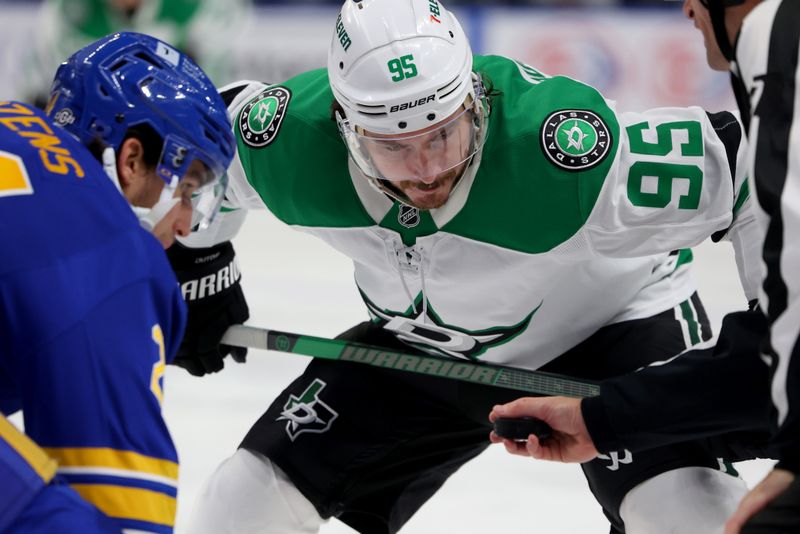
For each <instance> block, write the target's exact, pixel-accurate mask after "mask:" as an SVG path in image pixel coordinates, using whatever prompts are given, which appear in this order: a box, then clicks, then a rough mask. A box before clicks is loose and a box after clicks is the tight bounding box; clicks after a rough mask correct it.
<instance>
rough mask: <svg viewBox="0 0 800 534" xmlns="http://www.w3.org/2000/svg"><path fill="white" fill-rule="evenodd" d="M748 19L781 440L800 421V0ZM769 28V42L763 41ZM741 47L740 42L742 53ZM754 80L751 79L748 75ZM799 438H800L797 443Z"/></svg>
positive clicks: (746, 67)
mask: <svg viewBox="0 0 800 534" xmlns="http://www.w3.org/2000/svg"><path fill="white" fill-rule="evenodd" d="M751 15H752V16H751V17H749V18H748V20H747V21H746V25H747V26H746V27H745V29H743V36H747V35H748V34H749V36H751V37H752V39H753V43H752V45H751V46H747V48H745V46H746V44H745V43H749V39H747V38H745V39H744V42H741V41H740V43H739V48H740V49H741V54H740V57H739V58H738V59H739V60H740V64H739V65H738V67H739V68H740V70H741V72H742V73H744V81H745V83H746V84H747V85H748V86H749V87H748V89H749V92H750V95H751V99H752V102H751V103H752V104H753V107H752V109H753V117H752V122H751V129H750V141H751V143H752V147H751V150H753V151H754V157H753V159H752V160H751V162H752V165H753V167H752V168H753V178H754V182H755V183H754V185H755V191H756V196H757V199H758V203H759V205H760V206H761V209H762V210H763V211H764V213H765V215H766V225H765V229H766V235H765V238H764V248H763V256H762V258H763V260H764V264H765V267H766V272H765V277H764V283H763V286H762V294H761V300H762V305H763V309H764V310H765V312H766V313H767V317H768V319H769V323H770V338H769V343H768V344H765V345H764V346H763V351H764V353H765V354H766V355H767V356H768V357H769V359H770V363H771V367H772V373H773V375H772V376H773V379H772V380H773V381H772V398H773V403H774V405H775V409H776V411H777V420H778V424H779V425H782V428H781V434H782V435H779V436H778V442H781V441H784V442H785V441H787V439H788V440H796V439H797V438H798V435H799V434H798V426H800V372H799V370H798V367H799V366H800V354H799V353H800V345H798V339H800V71H799V70H798V49H800V2H797V1H796V0H782V1H781V0H772V1H768V2H764V4H762V5H761V6H759V7H758V8H756V10H754V11H753V12H752V14H751ZM767 35H768V36H769V46H768V47H766V46H764V45H763V44H762V45H761V46H758V45H757V43H756V40H758V41H761V42H763V41H764V37H765V36H767ZM738 53H739V51H738V50H737V54H738ZM748 82H749V83H748ZM795 446H800V445H797V444H795Z"/></svg>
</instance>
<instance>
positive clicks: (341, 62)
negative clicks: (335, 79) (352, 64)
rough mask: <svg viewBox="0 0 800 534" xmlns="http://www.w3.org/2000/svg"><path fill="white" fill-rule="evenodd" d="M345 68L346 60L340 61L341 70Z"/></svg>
mask: <svg viewBox="0 0 800 534" xmlns="http://www.w3.org/2000/svg"><path fill="white" fill-rule="evenodd" d="M343 69H344V61H340V62H339V70H343Z"/></svg>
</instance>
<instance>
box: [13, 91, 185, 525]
mask: <svg viewBox="0 0 800 534" xmlns="http://www.w3.org/2000/svg"><path fill="white" fill-rule="evenodd" d="M62 119H63V120H69V118H68V117H64V118H62ZM185 315H186V311H185V305H184V303H183V300H182V298H181V296H180V292H179V288H178V285H177V282H176V279H175V275H174V274H173V272H172V269H171V268H170V266H169V263H168V262H167V259H166V256H165V254H164V251H163V250H162V248H161V245H160V244H159V243H158V241H157V240H156V239H155V238H154V237H153V236H151V235H150V234H149V233H147V232H146V231H145V230H143V229H142V228H141V227H140V226H139V223H138V221H137V220H136V217H135V216H134V215H133V213H132V211H131V209H130V207H129V206H128V204H127V202H126V200H125V199H124V197H123V196H122V195H121V194H120V193H119V192H118V191H117V190H116V188H115V186H114V185H113V183H112V182H111V181H110V180H109V179H108V177H107V176H106V174H105V172H104V171H103V169H102V167H101V166H100V164H99V163H98V162H97V161H96V160H95V159H94V158H93V156H92V155H91V154H90V153H89V152H88V151H87V150H86V149H85V148H84V147H83V146H81V145H80V144H79V143H78V142H77V141H75V140H74V139H72V138H71V137H70V136H69V135H68V134H67V133H66V132H65V131H63V130H61V129H60V128H58V127H56V126H53V125H52V123H50V121H49V120H48V119H47V118H46V117H45V116H44V115H42V114H41V113H40V112H39V111H37V110H34V109H33V108H30V107H28V106H27V105H25V104H20V103H17V102H0V389H1V391H0V401H2V403H0V406H2V407H9V406H15V407H17V406H21V408H22V409H23V415H24V421H25V432H26V434H27V435H28V436H29V437H30V438H31V439H32V440H33V441H35V442H36V444H38V446H39V447H41V449H42V450H43V451H44V452H45V453H46V454H47V456H48V457H49V458H52V459H54V460H56V461H57V462H58V471H57V472H58V475H57V476H58V477H60V478H63V479H65V480H66V481H67V482H69V484H70V485H71V486H72V487H73V488H74V489H75V490H76V491H77V492H78V493H80V495H81V496H83V497H84V498H85V499H87V500H88V501H90V502H92V503H93V504H94V505H95V506H97V507H98V508H99V509H100V510H102V511H103V512H105V513H106V514H107V515H109V516H111V517H112V518H114V519H115V520H116V521H117V522H118V524H119V526H120V528H126V529H131V530H140V531H147V532H171V531H172V526H173V524H174V519H175V509H176V505H175V497H176V492H177V477H178V459H177V454H176V451H175V448H174V445H173V443H172V440H171V439H170V436H169V433H168V430H167V428H166V425H165V423H164V421H163V419H162V417H161V402H162V399H163V391H162V375H163V372H164V366H165V364H166V363H167V361H169V360H170V359H171V358H172V357H173V356H174V354H175V351H176V350H177V347H178V344H179V343H180V340H181V337H182V333H183V328H184V325H185ZM2 439H3V436H2V435H0V440H2ZM5 445H6V449H8V450H9V451H11V449H14V444H13V443H11V444H9V443H8V442H6V443H5ZM2 450H3V449H2V448H1V447H0V451H2ZM18 452H19V451H18ZM20 458H21V459H22V460H19V459H20ZM15 459H16V460H15ZM13 461H22V462H25V461H26V460H25V456H24V455H20V454H16V455H15V454H11V453H9V454H0V463H2V462H13ZM37 466H38V464H37ZM37 466H33V465H29V468H30V469H32V470H33V472H35V473H36V472H37V469H38V470H39V471H42V470H41V466H38V467H37ZM42 472H45V471H42ZM38 478H39V480H41V481H42V483H45V482H46V478H47V477H42V476H39V477H38ZM32 480H35V478H34V479H32ZM34 486H35V484H32V485H31V484H29V490H30V491H34V490H35V488H34ZM9 490H10V488H9ZM6 491H7V488H6V486H5V485H2V484H0V530H2V522H3V520H4V517H3V513H4V509H3V503H4V502H8V501H9V500H11V499H12V496H11V495H8V494H6ZM5 519H6V520H8V518H5Z"/></svg>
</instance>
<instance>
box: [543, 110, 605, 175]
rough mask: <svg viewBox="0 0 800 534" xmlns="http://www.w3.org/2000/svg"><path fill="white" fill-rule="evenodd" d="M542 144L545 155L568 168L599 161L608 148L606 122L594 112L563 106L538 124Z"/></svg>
mask: <svg viewBox="0 0 800 534" xmlns="http://www.w3.org/2000/svg"><path fill="white" fill-rule="evenodd" d="M540 130H541V132H542V148H543V149H544V153H545V154H547V157H548V159H549V160H550V161H551V162H552V163H553V164H554V165H556V166H558V167H561V168H562V169H566V170H568V171H583V170H587V169H591V168H592V167H594V166H596V165H598V164H599V163H600V162H601V161H603V159H604V158H605V157H606V155H608V152H609V148H611V143H612V140H611V133H610V132H609V129H608V126H606V124H605V123H604V122H603V119H601V118H600V116H599V115H597V114H596V113H594V112H592V111H589V110H585V109H565V110H561V111H556V112H555V113H551V114H550V116H548V117H547V118H546V119H545V120H544V122H543V123H542V126H541V128H540Z"/></svg>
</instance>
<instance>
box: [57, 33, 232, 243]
mask: <svg viewBox="0 0 800 534" xmlns="http://www.w3.org/2000/svg"><path fill="white" fill-rule="evenodd" d="M46 112H47V114H48V116H50V117H51V118H52V119H53V121H54V122H55V123H56V124H58V125H59V126H61V127H63V128H65V129H66V130H67V131H69V132H70V133H71V134H72V135H73V136H75V137H77V138H78V139H79V140H80V141H81V142H82V143H83V144H84V145H85V146H87V147H90V148H91V147H97V146H98V144H99V145H100V147H101V149H108V148H110V149H113V150H114V151H117V150H119V147H120V145H121V144H122V142H123V141H124V140H125V137H126V134H127V133H128V131H129V130H130V129H131V128H134V127H142V126H144V127H147V128H149V129H151V130H152V131H153V132H155V134H157V136H158V137H159V138H160V140H161V155H160V157H159V159H158V164H157V167H156V174H157V175H158V176H159V177H160V178H161V179H163V180H164V182H165V187H164V189H163V190H162V192H161V199H160V200H159V202H157V203H156V205H155V206H153V207H152V208H153V209H152V212H159V211H163V210H164V207H163V206H164V205H165V204H168V203H169V202H174V200H173V197H180V196H181V195H184V196H185V195H187V194H188V196H189V197H190V201H191V203H192V206H193V217H192V225H193V226H194V227H195V228H204V227H206V226H207V225H208V224H209V223H210V222H211V220H212V219H213V218H214V216H215V215H216V213H217V212H218V211H219V208H220V206H221V203H222V200H223V198H224V194H225V190H226V187H227V175H226V174H225V173H226V170H227V168H228V165H229V164H230V162H231V159H232V158H233V155H234V152H235V140H234V137H233V133H232V131H231V128H230V123H229V121H228V115H227V111H226V106H225V104H224V102H223V101H222V98H221V97H220V95H219V93H218V92H217V90H216V88H215V87H214V85H213V84H212V82H211V80H209V79H208V77H207V76H206V74H205V73H204V72H203V71H202V69H200V67H199V66H197V64H195V63H194V61H192V60H191V59H190V58H189V57H187V56H185V55H184V54H182V53H180V52H178V51H177V50H175V49H174V48H172V47H171V46H169V45H168V44H166V43H164V42H162V41H160V40H158V39H155V38H154V37H150V36H148V35H144V34H139V33H134V32H121V33H115V34H111V35H108V36H106V37H104V38H102V39H100V40H98V41H96V42H94V43H92V44H91V45H89V46H87V47H85V48H83V49H81V50H79V51H78V52H76V53H75V54H73V55H72V56H70V57H69V58H68V59H67V60H66V61H65V62H64V63H62V64H61V66H60V67H59V68H58V71H57V72H56V75H55V78H54V80H53V85H52V88H51V92H50V100H49V103H48V105H47V109H46ZM198 162H199V163H200V164H201V165H199V164H198ZM104 163H106V169H107V171H110V172H109V174H112V173H113V175H112V176H111V177H112V179H114V180H116V171H115V169H109V165H108V162H104ZM111 167H113V165H112V166H111ZM179 184H180V186H179ZM118 185H119V184H118ZM187 191H188V193H187ZM160 205H161V206H162V207H161V209H160V210H159V206H160ZM136 211H137V214H139V216H140V218H142V210H136ZM145 211H146V210H145ZM162 215H163V214H162ZM149 223H150V224H152V223H153V221H150V222H149Z"/></svg>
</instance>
